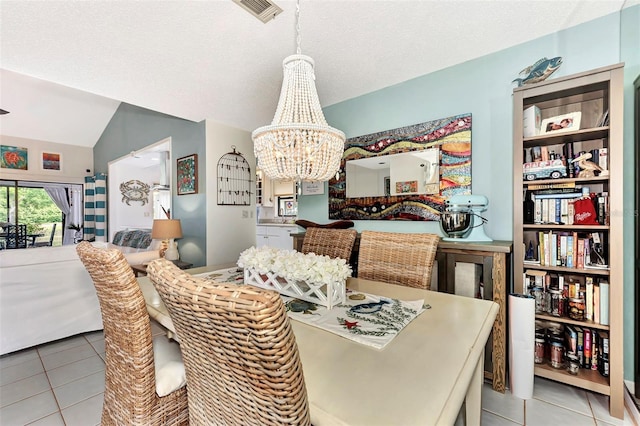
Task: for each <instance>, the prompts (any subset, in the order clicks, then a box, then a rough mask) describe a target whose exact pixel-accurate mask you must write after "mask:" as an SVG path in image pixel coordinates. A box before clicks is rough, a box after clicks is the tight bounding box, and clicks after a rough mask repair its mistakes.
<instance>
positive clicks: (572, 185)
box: [527, 182, 576, 191]
mask: <svg viewBox="0 0 640 426" xmlns="http://www.w3.org/2000/svg"><path fill="white" fill-rule="evenodd" d="M527 187H528V188H529V189H530V190H531V191H536V190H547V189H571V188H575V187H576V183H575V182H558V183H533V184H529V185H527Z"/></svg>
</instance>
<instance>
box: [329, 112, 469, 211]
mask: <svg viewBox="0 0 640 426" xmlns="http://www.w3.org/2000/svg"><path fill="white" fill-rule="evenodd" d="M429 148H438V149H439V150H440V151H439V157H440V158H439V164H438V168H439V176H437V177H436V179H437V183H436V185H437V186H436V188H437V193H422V194H416V193H413V194H407V195H403V194H402V193H403V192H404V188H407V190H408V191H410V192H414V191H413V190H412V186H411V185H407V184H410V183H411V182H408V181H407V180H406V179H400V180H398V181H394V179H393V176H391V178H389V176H380V177H379V179H380V181H381V182H380V188H383V190H381V191H382V194H384V195H381V196H362V197H353V198H348V197H347V176H346V175H347V173H346V170H347V162H348V161H350V160H359V159H373V158H376V157H378V158H379V159H380V160H381V161H382V160H383V158H384V157H383V156H387V155H394V154H399V153H414V152H419V151H424V150H426V149H429ZM380 157H383V158H380ZM391 174H392V175H393V172H392V173H391ZM398 184H400V186H399V187H398ZM470 193H471V114H461V115H456V116H453V117H447V118H442V119H439V120H433V121H428V122H425V123H421V124H415V125H411V126H406V127H401V128H398V129H392V130H386V131H383V132H378V133H372V134H369V135H363V136H357V137H353V138H350V139H347V141H346V142H345V149H344V154H343V156H342V162H341V163H340V170H339V177H338V179H335V178H334V179H331V180H330V181H329V219H334V220H340V219H344V220H417V221H437V220H440V212H442V211H443V210H444V201H445V199H446V198H447V197H450V196H452V195H458V194H470ZM394 194H395V195H394Z"/></svg>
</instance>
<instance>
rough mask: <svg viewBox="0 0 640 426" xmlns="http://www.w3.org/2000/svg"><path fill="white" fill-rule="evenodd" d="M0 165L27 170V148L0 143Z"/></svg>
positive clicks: (5, 167) (6, 167)
mask: <svg viewBox="0 0 640 426" xmlns="http://www.w3.org/2000/svg"><path fill="white" fill-rule="evenodd" d="M0 167H2V168H3V169H16V170H29V150H28V149H27V148H20V147H18V146H9V145H0Z"/></svg>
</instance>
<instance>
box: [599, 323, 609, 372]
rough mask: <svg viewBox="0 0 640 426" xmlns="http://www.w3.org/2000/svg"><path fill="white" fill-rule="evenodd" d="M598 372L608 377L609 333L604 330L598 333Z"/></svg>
mask: <svg viewBox="0 0 640 426" xmlns="http://www.w3.org/2000/svg"><path fill="white" fill-rule="evenodd" d="M598 356H599V357H600V361H599V362H598V371H599V372H600V374H601V375H603V376H604V377H609V333H607V332H606V331H604V330H599V331H598Z"/></svg>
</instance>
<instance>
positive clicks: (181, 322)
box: [147, 259, 310, 426]
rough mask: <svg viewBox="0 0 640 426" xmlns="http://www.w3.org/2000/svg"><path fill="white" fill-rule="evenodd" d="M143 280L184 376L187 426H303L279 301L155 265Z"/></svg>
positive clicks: (303, 399)
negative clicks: (157, 302)
mask: <svg viewBox="0 0 640 426" xmlns="http://www.w3.org/2000/svg"><path fill="white" fill-rule="evenodd" d="M147 273H148V276H149V278H150V279H151V281H152V282H153V284H154V285H155V287H156V289H157V290H158V293H160V297H161V298H162V300H163V301H164V304H165V306H166V307H167V310H168V311H169V316H170V317H171V320H172V321H173V325H174V326H175V329H176V333H177V335H178V336H179V337H180V347H181V348H182V354H183V357H184V363H185V367H186V370H187V383H188V386H189V421H190V424H192V425H228V426H231V425H308V424H309V423H310V415H309V404H308V401H307V391H306V387H305V382H304V376H303V373H302V364H301V362H300V356H299V352H298V346H297V344H296V340H295V336H294V334H293V330H292V328H291V324H290V323H289V318H288V316H287V313H286V309H285V306H284V304H283V302H282V299H281V298H280V295H279V294H278V293H277V292H275V291H272V290H265V289H261V288H258V287H253V286H249V285H236V284H233V283H222V284H218V283H214V282H212V281H207V280H205V279H203V278H199V277H194V276H192V275H190V274H188V273H186V272H185V271H182V270H180V269H179V268H178V267H176V266H175V265H174V264H173V263H171V262H169V261H167V260H165V259H158V260H154V261H152V262H150V263H149V266H148V267H147Z"/></svg>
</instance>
